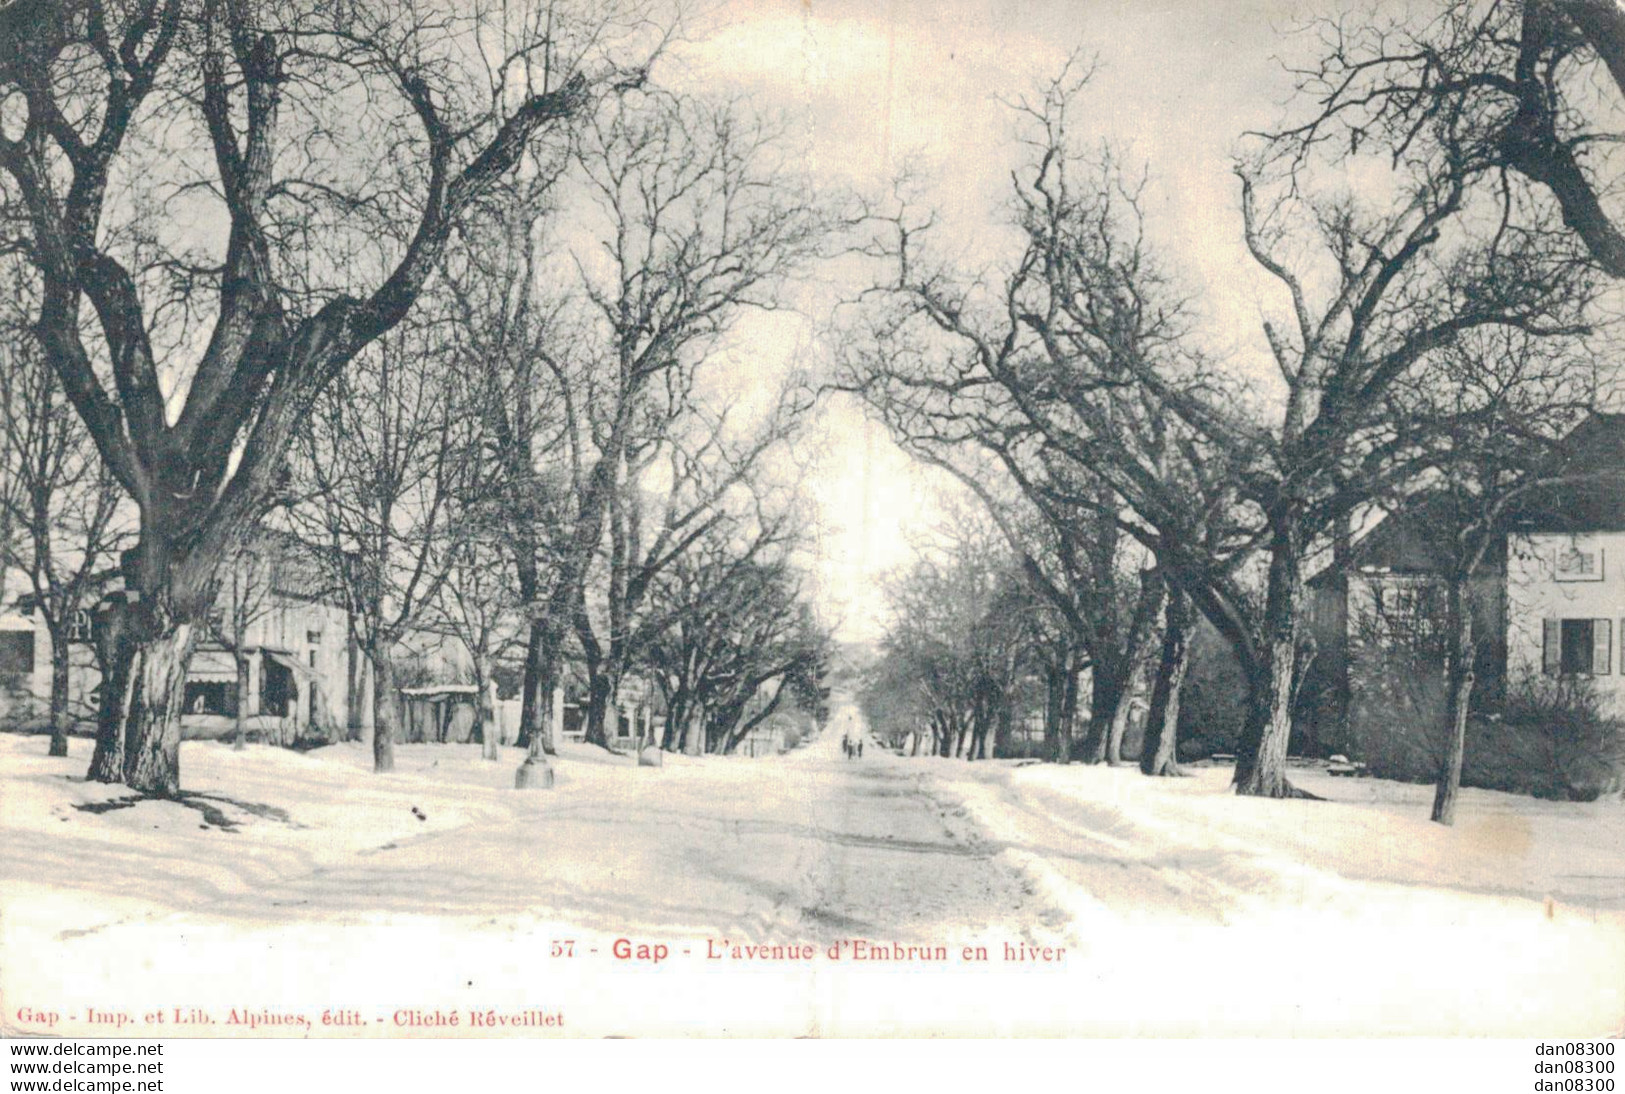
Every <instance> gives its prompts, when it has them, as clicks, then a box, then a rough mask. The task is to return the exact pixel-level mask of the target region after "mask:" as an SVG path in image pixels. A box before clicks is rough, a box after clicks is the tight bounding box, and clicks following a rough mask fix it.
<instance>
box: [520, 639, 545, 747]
mask: <svg viewBox="0 0 1625 1094" xmlns="http://www.w3.org/2000/svg"><path fill="white" fill-rule="evenodd" d="M541 686H542V624H541V623H540V622H539V621H533V622H532V623H531V625H530V634H529V635H528V636H527V637H526V639H525V674H524V678H523V679H522V680H521V681H520V684H519V735H518V737H517V738H516V739H515V740H514V744H516V745H518V746H519V747H520V748H523V749H526V750H527V751H528V750H529V749H530V742H531V738H532V737H535V736H538V735H539V734H538V729H539V727H540V726H541V721H542V703H543V698H542V696H541V694H540V688H541Z"/></svg>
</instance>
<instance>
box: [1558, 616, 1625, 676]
mask: <svg viewBox="0 0 1625 1094" xmlns="http://www.w3.org/2000/svg"><path fill="white" fill-rule="evenodd" d="M1613 630H1614V627H1613V622H1612V621H1611V620H1607V619H1548V620H1545V621H1544V623H1543V625H1542V634H1541V645H1542V649H1541V662H1542V667H1543V668H1544V669H1545V672H1546V675H1548V676H1607V675H1608V673H1609V672H1610V670H1611V666H1612V665H1613V659H1614V650H1613V637H1614V635H1613Z"/></svg>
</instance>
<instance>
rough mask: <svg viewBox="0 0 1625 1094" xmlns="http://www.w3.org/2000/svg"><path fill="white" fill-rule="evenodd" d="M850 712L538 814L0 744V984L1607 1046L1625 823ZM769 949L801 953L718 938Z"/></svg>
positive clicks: (323, 767) (989, 1029) (545, 803)
mask: <svg viewBox="0 0 1625 1094" xmlns="http://www.w3.org/2000/svg"><path fill="white" fill-rule="evenodd" d="M855 719H856V714H855V712H854V711H853V710H852V709H851V708H850V707H843V708H841V709H839V710H838V711H837V713H836V716H835V718H834V719H833V720H832V724H831V726H830V727H829V728H828V729H827V730H826V731H825V733H824V734H823V735H822V736H821V737H820V738H818V739H815V740H814V741H812V742H811V743H810V744H809V745H807V746H806V747H804V748H802V749H800V750H798V751H796V752H794V753H792V754H790V755H788V756H785V757H780V758H776V759H764V760H748V759H738V758H715V757H707V758H704V759H693V758H688V757H681V756H670V757H668V758H667V761H666V766H665V767H664V768H662V769H640V768H637V767H635V766H633V765H632V762H631V759H630V758H629V757H625V756H614V755H610V754H607V753H605V752H603V751H601V750H597V749H592V748H586V747H583V746H579V745H569V746H566V748H565V749H564V756H563V757H562V761H561V763H560V764H559V768H558V774H559V780H558V786H557V788H556V789H555V790H554V791H552V792H524V793H520V792H515V791H514V790H513V789H512V777H513V770H514V767H515V766H516V765H517V763H518V760H519V754H518V753H517V752H516V751H514V750H509V751H507V752H506V753H505V754H504V756H503V757H502V762H500V763H496V764H493V763H489V762H486V761H483V760H481V759H480V758H479V755H478V749H477V748H474V747H470V746H439V745H425V746H404V747H401V748H400V749H399V750H398V759H399V764H400V769H399V770H398V772H397V773H395V774H392V775H388V776H382V777H380V776H375V775H373V774H372V773H371V772H370V770H369V765H368V758H367V755H366V752H365V750H364V749H363V748H361V747H360V746H356V745H345V746H336V747H333V748H328V749H323V750H320V751H318V752H316V753H312V754H309V755H301V754H297V753H292V752H288V751H285V750H280V749H271V748H251V749H249V750H247V751H246V752H241V753H238V752H233V751H232V750H230V749H229V748H225V747H221V746H218V745H205V744H191V745H188V746H187V747H186V749H185V751H184V752H183V778H184V780H185V785H187V786H188V787H189V788H190V792H191V795H192V796H191V797H189V798H188V799H187V800H186V801H184V802H160V801H154V800H133V799H131V798H130V797H129V796H128V795H126V794H125V793H124V792H123V791H122V789H121V788H118V787H106V786H99V785H94V784H86V783H85V782H83V781H82V777H81V776H82V772H83V765H84V761H85V758H86V753H87V752H88V745H89V743H88V742H85V741H78V740H76V741H75V742H74V749H75V754H74V756H72V757H71V758H69V759H66V760H62V759H51V758H49V757H46V756H45V755H44V752H45V747H44V744H45V743H44V740H43V739H41V738H28V737H17V736H12V735H0V776H3V780H4V781H3V786H0V791H3V792H0V953H3V954H4V958H5V961H4V964H3V966H0V994H3V995H4V996H5V998H6V1001H7V1006H8V1007H11V1006H12V1004H14V1003H15V1004H18V1005H19V1006H28V1007H40V1006H43V1007H45V1008H47V1009H49V1010H52V1011H53V1012H60V1013H61V1014H62V1015H64V1023H65V1024H64V1025H63V1026H62V1027H60V1028H58V1029H56V1030H55V1031H56V1032H68V1031H70V1030H77V1031H79V1032H90V1033H94V1032H105V1031H98V1030H96V1029H95V1028H93V1027H89V1026H85V1025H84V1022H85V1018H84V1015H83V1014H78V1015H77V1016H75V1015H74V1008H75V1007H76V1006H81V1004H83V1003H85V1002H86V1001H94V1002H96V1003H97V1005H98V1006H99V1008H102V1009H111V1010H115V1011H123V1012H126V1013H128V1014H130V1015H138V1014H157V1013H159V1012H160V1010H161V1009H162V1008H165V1007H174V1006H179V1005H181V1004H185V1005H187V1006H194V1007H201V1008H204V1009H206V1010H212V1011H215V1012H219V1013H227V1011H226V1010H224V1009H223V1008H230V1007H233V1006H238V1005H252V1006H254V1007H259V1008H270V1009H272V1010H275V1009H277V1008H281V1009H282V1010H284V1011H287V1012H288V1013H290V1014H301V1015H304V1016H306V1017H307V1018H308V1019H309V1020H310V1021H311V1022H312V1023H314V1022H315V1021H316V1016H317V1015H319V1014H321V1013H322V1012H323V1010H324V1009H326V1008H340V1009H345V1010H346V1011H347V1012H352V1011H353V1012H354V1013H356V1014H360V1015H362V1016H363V1017H362V1020H361V1024H360V1025H356V1026H344V1027H340V1028H337V1029H329V1030H325V1031H324V1030H313V1031H314V1032H329V1033H341V1034H353V1035H363V1036H366V1035H376V1034H378V1033H400V1032H406V1033H424V1032H438V1033H442V1034H443V1033H446V1032H478V1031H469V1030H466V1029H463V1030H450V1031H448V1030H446V1029H444V1028H440V1027H428V1028H418V1027H416V1026H410V1025H408V1026H406V1027H401V1026H399V1025H398V1024H397V1022H396V1020H395V1018H394V1017H393V1016H396V1015H399V1014H401V1013H406V1012H407V1011H415V1010H417V1009H422V1008H428V1009H430V1010H434V1009H446V1010H447V1012H448V1013H450V1012H451V1011H454V1010H458V1008H461V1013H463V1014H464V1015H465V1017H466V1015H467V1014H469V1013H471V1008H477V1007H480V1008H493V1007H494V1008H502V1007H509V1008H541V1010H546V1009H547V1008H553V1009H554V1010H558V1011H559V1012H560V1013H564V1012H568V1015H569V1030H568V1031H570V1032H576V1033H582V1032H590V1033H594V1034H607V1033H625V1032H673V1033H741V1032H756V1033H781V1034H782V1033H829V1032H848V1033H859V1034H884V1033H904V1032H937V1033H940V1032H949V1031H955V1030H959V1031H964V1032H973V1033H980V1034H989V1033H998V1032H1000V1031H1008V1032H1022V1033H1038V1032H1049V1033H1062V1032H1072V1033H1078V1032H1083V1033H1093V1034H1132V1033H1147V1032H1173V1033H1181V1034H1188V1033H1209V1034H1215V1033H1270V1034H1291V1035H1300V1036H1302V1035H1336V1034H1347V1033H1351V1032H1364V1033H1397V1034H1418V1033H1433V1034H1460V1033H1472V1034H1504V1035H1525V1036H1527V1035H1532V1034H1535V1033H1542V1034H1551V1035H1560V1034H1561V1035H1570V1034H1585V1033H1594V1032H1617V1031H1619V1030H1620V1029H1621V1028H1625V1023H1622V1016H1625V1003H1622V996H1621V991H1620V987H1619V986H1620V985H1621V984H1622V983H1625V889H1622V888H1620V886H1621V885H1625V806H1622V804H1621V803H1619V802H1617V801H1615V802H1611V803H1610V802H1598V803H1593V804H1591V805H1577V804H1572V803H1541V802H1534V801H1532V800H1530V799H1522V798H1515V797H1513V796H1510V795H1495V794H1488V793H1485V792H1478V791H1473V792H1469V793H1467V794H1466V795H1464V799H1463V817H1462V819H1461V822H1460V823H1459V824H1458V825H1457V826H1456V828H1454V829H1442V828H1440V827H1439V826H1438V825H1430V824H1428V823H1427V822H1426V819H1425V817H1426V808H1425V802H1423V801H1421V800H1420V799H1418V800H1415V801H1412V800H1411V798H1412V797H1414V796H1415V795H1417V794H1421V795H1423V796H1425V793H1426V788H1414V787H1403V786H1399V785H1398V784H1384V783H1381V782H1380V781H1379V780H1369V781H1367V782H1365V783H1362V784H1352V783H1350V781H1349V780H1341V781H1335V783H1334V781H1333V780H1325V783H1327V784H1332V785H1326V784H1315V785H1314V787H1313V788H1314V789H1316V791H1317V792H1320V793H1323V794H1326V795H1329V796H1335V795H1339V794H1340V795H1342V796H1343V797H1342V799H1341V800H1334V801H1331V802H1326V803H1302V802H1268V801H1258V800H1243V799H1237V798H1235V797H1234V796H1233V795H1232V794H1230V793H1228V791H1227V788H1226V785H1225V780H1226V778H1227V772H1226V771H1224V770H1221V769H1199V770H1198V771H1197V772H1196V777H1195V778H1190V779H1183V780H1151V779H1144V778H1142V777H1141V776H1140V775H1139V774H1138V773H1137V772H1136V771H1133V770H1130V769H1121V768H1120V769H1106V768H1083V767H1068V768H1057V767H1054V766H1053V765H1034V766H1017V765H1015V764H1011V763H974V764H967V763H964V762H963V761H954V760H943V759H933V758H923V757H921V758H903V757H897V756H892V755H889V754H887V753H885V752H884V751H883V750H881V749H879V748H878V747H877V746H876V745H875V744H874V742H872V741H871V742H869V745H868V747H867V749H866V753H867V754H866V756H865V757H864V758H863V759H861V760H856V759H852V760H849V759H846V758H845V757H844V756H843V755H842V751H841V747H840V743H841V738H842V736H843V735H845V734H853V735H855V734H856V733H857V724H856V721H855ZM1305 777H1306V778H1308V777H1309V776H1308V775H1305ZM1351 795H1352V796H1351ZM1366 798H1369V800H1366ZM854 940H867V942H866V944H867V943H881V944H883V945H886V946H890V947H907V946H912V945H916V944H918V945H922V946H929V947H933V948H934V947H941V948H942V949H943V951H944V952H945V953H946V955H947V956H946V957H945V958H944V959H939V960H934V961H932V962H930V963H926V964H920V963H917V962H914V961H912V960H910V961H908V962H906V963H905V962H894V961H890V960H885V961H879V962H856V961H855V960H851V959H850V958H851V956H852V949H851V947H852V944H853V942H854ZM974 944H980V945H985V946H986V948H987V951H988V958H989V959H987V960H980V959H977V960H972V959H971V958H970V957H965V956H963V955H962V949H961V947H962V946H965V945H974ZM640 945H641V946H644V947H646V948H645V949H644V950H641V951H640V950H639V949H638V948H637V947H638V946H640ZM764 945H765V946H768V947H773V946H779V947H798V946H807V947H809V948H816V949H815V952H816V953H817V955H818V957H817V959H816V960H804V959H792V958H785V959H780V958H777V957H775V958H773V959H772V960H767V961H763V960H762V956H761V954H760V953H759V951H756V956H755V958H754V959H750V952H749V951H747V952H746V958H747V959H745V960H740V959H737V958H735V957H732V956H729V955H728V953H719V949H718V948H719V947H720V948H721V950H722V951H728V949H729V947H740V948H742V949H744V948H755V947H760V946H764ZM843 945H844V946H846V947H848V949H847V950H845V951H840V947H841V946H843ZM1024 945H1037V946H1039V947H1043V946H1055V947H1057V959H1056V960H1055V961H1048V960H1047V959H1046V961H1045V962H1044V963H1038V964H1034V963H1032V962H1029V961H1028V960H1027V958H1026V957H1020V958H1018V959H1016V960H1014V961H1012V960H1011V959H1010V958H1009V957H1008V951H1007V950H1006V947H1007V946H1014V947H1020V946H1024ZM832 947H834V949H835V950H836V951H839V953H838V956H839V959H831V960H825V955H826V954H828V953H830V952H831V948H832ZM1060 947H1064V948H1065V954H1064V957H1061V956H1060V951H1059V948H1060ZM628 948H629V949H628ZM618 949H622V950H626V956H623V957H617V956H616V951H617V950H618ZM967 952H968V951H967ZM1260 955H1268V956H1267V958H1266V959H1264V960H1260V959H1259V958H1260ZM1328 955H1331V956H1330V957H1329V956H1328ZM1440 968H1448V969H1450V970H1451V974H1450V975H1449V976H1444V977H1441V976H1439V975H1437V970H1438V969H1440ZM402 1008H406V1010H403V1009H402ZM81 1009H83V1008H82V1007H81ZM541 1010H537V1011H536V1013H541ZM15 1013H16V1012H15V1010H12V1011H8V1013H7V1015H5V1016H0V1017H3V1018H4V1020H5V1021H12V1020H14V1018H15ZM524 1013H527V1014H528V1013H530V1010H525V1011H524ZM548 1013H552V1011H548ZM74 1023H78V1025H75V1024H74ZM299 1031H300V1030H299V1028H291V1029H288V1030H285V1031H282V1032H290V1033H297V1032H299ZM126 1032H130V1033H138V1034H147V1035H151V1034H155V1033H159V1032H163V1030H161V1029H158V1028H156V1027H151V1028H144V1029H139V1030H137V1029H134V1028H132V1029H130V1030H127V1031H126ZM187 1032H213V1033H222V1032H232V1031H231V1030H228V1029H205V1030H188V1031H187Z"/></svg>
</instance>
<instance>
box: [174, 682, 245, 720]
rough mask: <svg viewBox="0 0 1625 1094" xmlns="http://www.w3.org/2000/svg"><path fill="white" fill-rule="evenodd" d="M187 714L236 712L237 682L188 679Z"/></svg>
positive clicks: (185, 707) (228, 713) (227, 713)
mask: <svg viewBox="0 0 1625 1094" xmlns="http://www.w3.org/2000/svg"><path fill="white" fill-rule="evenodd" d="M181 709H183V710H184V711H185V712H186V713H187V714H226V715H231V714H236V713H237V684H236V682H235V681H230V680H188V681H187V682H186V705H185V706H184V707H182V708H181Z"/></svg>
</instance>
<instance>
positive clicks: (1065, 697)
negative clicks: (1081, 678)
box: [1055, 656, 1079, 764]
mask: <svg viewBox="0 0 1625 1094" xmlns="http://www.w3.org/2000/svg"><path fill="white" fill-rule="evenodd" d="M1078 672H1079V670H1078V668H1077V665H1076V664H1075V663H1074V662H1073V660H1072V659H1071V657H1070V656H1069V657H1068V658H1067V663H1066V677H1065V679H1064V681H1063V685H1064V687H1065V690H1064V692H1063V693H1062V696H1061V724H1060V726H1059V728H1058V731H1057V732H1058V734H1059V740H1058V741H1057V742H1056V743H1057V749H1056V754H1055V762H1056V763H1060V764H1069V763H1071V762H1072V730H1073V727H1074V726H1075V725H1076V724H1077V720H1078Z"/></svg>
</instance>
